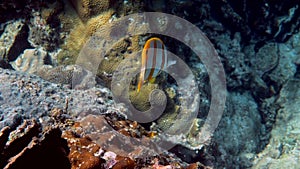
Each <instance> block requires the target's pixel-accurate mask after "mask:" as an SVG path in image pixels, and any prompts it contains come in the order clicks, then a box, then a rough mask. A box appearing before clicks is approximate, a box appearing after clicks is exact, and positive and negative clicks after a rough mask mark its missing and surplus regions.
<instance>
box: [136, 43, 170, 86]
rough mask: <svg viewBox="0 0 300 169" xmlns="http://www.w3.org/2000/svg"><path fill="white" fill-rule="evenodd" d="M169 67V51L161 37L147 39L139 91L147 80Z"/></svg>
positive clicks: (143, 53)
mask: <svg viewBox="0 0 300 169" xmlns="http://www.w3.org/2000/svg"><path fill="white" fill-rule="evenodd" d="M166 67H167V51H166V48H165V46H164V43H163V42H162V40H160V39H159V38H150V39H149V40H147V41H146V43H145V45H144V48H143V51H142V66H141V73H140V77H139V82H138V87H137V91H138V92H139V91H140V89H141V87H142V86H143V84H144V81H146V80H150V81H151V80H152V79H154V78H155V77H156V76H157V75H158V74H159V73H160V70H163V69H165V68H166Z"/></svg>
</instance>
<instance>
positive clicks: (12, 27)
mask: <svg viewBox="0 0 300 169" xmlns="http://www.w3.org/2000/svg"><path fill="white" fill-rule="evenodd" d="M27 37H28V26H27V25H26V24H24V20H22V19H18V20H16V21H9V22H7V23H6V24H5V29H4V32H3V33H2V34H1V37H0V54H1V55H0V60H4V61H5V62H9V61H14V60H15V59H16V58H17V57H18V56H19V55H20V54H21V53H22V52H23V51H24V50H25V49H26V48H30V44H29V43H28V41H27Z"/></svg>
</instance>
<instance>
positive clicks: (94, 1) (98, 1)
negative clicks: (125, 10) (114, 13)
mask: <svg viewBox="0 0 300 169" xmlns="http://www.w3.org/2000/svg"><path fill="white" fill-rule="evenodd" d="M71 2H72V4H73V6H74V8H75V9H76V11H77V13H78V15H79V16H80V18H81V19H82V20H83V21H87V20H88V19H90V18H91V17H92V16H95V15H98V14H100V13H102V12H104V11H106V10H108V9H109V8H110V7H111V4H112V2H111V1H110V0H71Z"/></svg>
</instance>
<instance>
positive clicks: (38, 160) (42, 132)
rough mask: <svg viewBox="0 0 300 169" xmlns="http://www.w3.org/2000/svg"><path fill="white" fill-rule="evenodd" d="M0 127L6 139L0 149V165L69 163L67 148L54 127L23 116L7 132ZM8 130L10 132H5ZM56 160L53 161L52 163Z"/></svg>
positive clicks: (54, 165) (66, 165)
mask: <svg viewBox="0 0 300 169" xmlns="http://www.w3.org/2000/svg"><path fill="white" fill-rule="evenodd" d="M6 129H7V128H4V129H2V131H1V132H2V133H6V134H4V135H2V134H1V137H3V136H5V137H6V139H7V142H6V146H5V147H4V148H3V149H2V151H1V152H0V153H1V157H0V159H1V160H0V166H1V168H2V167H3V168H5V169H11V168H14V169H18V168H33V169H35V168H36V169H37V168H49V169H50V168H61V169H66V168H69V167H70V163H69V161H68V159H67V154H68V153H69V149H68V147H67V144H66V142H65V140H63V139H62V138H61V137H60V136H61V131H60V129H58V128H56V127H48V128H47V127H45V128H44V129H41V128H40V124H38V123H37V122H36V121H35V120H34V119H31V120H25V121H24V123H23V124H22V125H20V126H18V127H17V128H16V129H15V130H13V131H11V132H10V133H9V132H7V130H6ZM8 133H9V134H8ZM53 161H55V163H53Z"/></svg>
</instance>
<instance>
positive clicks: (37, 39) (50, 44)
mask: <svg viewBox="0 0 300 169" xmlns="http://www.w3.org/2000/svg"><path fill="white" fill-rule="evenodd" d="M61 12H63V4H62V2H61V1H55V2H52V3H47V4H46V5H45V6H41V7H40V9H39V10H37V11H33V12H32V13H31V18H30V20H29V21H28V27H29V36H28V41H29V43H30V44H31V46H33V47H35V48H40V47H42V48H44V49H45V50H46V51H48V52H52V51H55V50H56V49H57V48H58V46H59V45H60V44H61V43H63V41H62V40H61V39H62V37H61V35H60V30H61V28H60V27H61V26H60V23H59V19H58V17H57V15H58V14H59V13H61Z"/></svg>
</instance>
